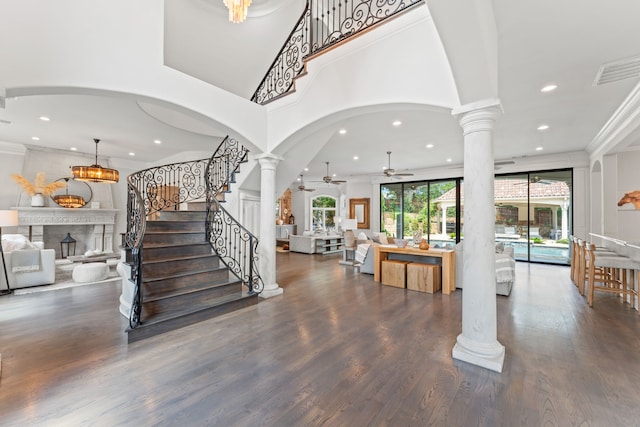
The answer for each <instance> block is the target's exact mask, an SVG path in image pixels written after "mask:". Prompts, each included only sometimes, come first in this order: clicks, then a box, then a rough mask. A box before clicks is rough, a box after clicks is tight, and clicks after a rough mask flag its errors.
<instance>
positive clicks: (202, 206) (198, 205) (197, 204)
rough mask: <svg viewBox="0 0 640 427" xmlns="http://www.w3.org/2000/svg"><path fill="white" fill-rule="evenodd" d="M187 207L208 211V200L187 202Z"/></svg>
mask: <svg viewBox="0 0 640 427" xmlns="http://www.w3.org/2000/svg"><path fill="white" fill-rule="evenodd" d="M187 207H188V208H189V210H193V211H206V210H207V202H189V203H187Z"/></svg>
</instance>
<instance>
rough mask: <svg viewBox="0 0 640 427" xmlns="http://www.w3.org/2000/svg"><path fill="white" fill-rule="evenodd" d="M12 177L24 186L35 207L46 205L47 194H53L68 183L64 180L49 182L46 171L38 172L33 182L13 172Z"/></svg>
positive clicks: (23, 189) (23, 188)
mask: <svg viewBox="0 0 640 427" xmlns="http://www.w3.org/2000/svg"><path fill="white" fill-rule="evenodd" d="M11 178H12V179H13V180H14V181H15V182H17V183H18V185H19V186H20V187H22V191H24V192H25V193H27V194H28V195H29V196H30V197H31V206H34V207H42V206H44V197H45V196H51V195H52V194H53V193H55V192H56V191H57V190H59V189H61V188H64V187H65V185H66V183H65V182H64V181H55V182H51V183H49V184H47V183H46V177H45V174H44V172H38V173H37V174H36V179H35V181H34V182H33V183H31V182H29V180H27V179H26V178H25V177H24V176H22V175H18V174H17V173H14V174H11Z"/></svg>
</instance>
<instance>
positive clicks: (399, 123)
mask: <svg viewBox="0 0 640 427" xmlns="http://www.w3.org/2000/svg"><path fill="white" fill-rule="evenodd" d="M391 124H392V125H394V126H400V125H401V124H402V122H401V121H400V120H396V121H394V122H393V123H391Z"/></svg>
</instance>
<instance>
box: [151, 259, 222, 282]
mask: <svg viewBox="0 0 640 427" xmlns="http://www.w3.org/2000/svg"><path fill="white" fill-rule="evenodd" d="M219 266H220V258H219V257H218V256H217V255H214V254H209V255H193V256H184V257H173V258H160V259H155V260H146V259H144V255H143V260H142V277H143V278H148V279H154V278H160V277H167V276H171V275H175V274H177V273H180V272H190V271H206V270H213V269H216V268H218V267H219Z"/></svg>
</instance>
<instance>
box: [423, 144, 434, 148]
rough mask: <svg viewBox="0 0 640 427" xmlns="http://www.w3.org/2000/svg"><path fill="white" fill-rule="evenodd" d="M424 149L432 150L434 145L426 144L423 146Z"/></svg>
mask: <svg viewBox="0 0 640 427" xmlns="http://www.w3.org/2000/svg"><path fill="white" fill-rule="evenodd" d="M425 147H427V148H433V147H434V145H433V144H427V145H425Z"/></svg>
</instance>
